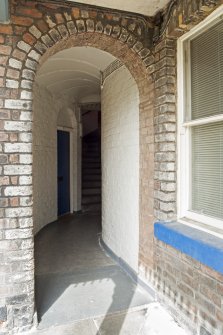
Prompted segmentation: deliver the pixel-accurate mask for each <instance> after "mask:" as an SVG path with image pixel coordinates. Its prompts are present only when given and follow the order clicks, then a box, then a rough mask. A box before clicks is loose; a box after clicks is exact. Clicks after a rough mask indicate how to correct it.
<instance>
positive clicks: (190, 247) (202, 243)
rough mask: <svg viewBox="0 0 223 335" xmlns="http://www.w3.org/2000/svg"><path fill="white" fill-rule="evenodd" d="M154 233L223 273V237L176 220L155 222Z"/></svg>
mask: <svg viewBox="0 0 223 335" xmlns="http://www.w3.org/2000/svg"><path fill="white" fill-rule="evenodd" d="M154 235H155V237H156V238H157V239H158V240H160V241H162V242H164V243H166V244H169V245H170V246H172V247H173V248H175V249H177V250H179V251H181V252H183V253H184V254H186V255H188V256H191V257H192V258H194V259H196V260H197V261H199V262H201V263H203V264H205V265H207V266H208V267H210V268H212V269H214V270H215V271H218V272H220V273H221V274H223V239H221V238H219V237H216V236H213V235H211V234H208V233H206V232H203V231H200V230H198V229H196V228H192V227H189V226H186V225H184V224H180V223H178V222H156V223H155V225H154Z"/></svg>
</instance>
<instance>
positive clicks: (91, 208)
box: [82, 203, 101, 213]
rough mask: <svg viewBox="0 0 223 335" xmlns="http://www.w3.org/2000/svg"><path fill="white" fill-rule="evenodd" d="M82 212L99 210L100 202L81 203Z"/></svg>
mask: <svg viewBox="0 0 223 335" xmlns="http://www.w3.org/2000/svg"><path fill="white" fill-rule="evenodd" d="M82 212H93V213H94V212H99V213H100V212H101V203H99V204H91V205H82Z"/></svg>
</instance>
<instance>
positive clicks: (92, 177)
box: [82, 174, 101, 183]
mask: <svg viewBox="0 0 223 335" xmlns="http://www.w3.org/2000/svg"><path fill="white" fill-rule="evenodd" d="M88 181H101V174H85V175H84V176H82V183H84V182H88Z"/></svg>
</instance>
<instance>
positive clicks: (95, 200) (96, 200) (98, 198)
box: [82, 195, 101, 205]
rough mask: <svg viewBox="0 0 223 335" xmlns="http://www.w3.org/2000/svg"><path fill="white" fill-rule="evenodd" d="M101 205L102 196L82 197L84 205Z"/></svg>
mask: <svg viewBox="0 0 223 335" xmlns="http://www.w3.org/2000/svg"><path fill="white" fill-rule="evenodd" d="M99 203H101V195H84V196H82V205H87V204H99Z"/></svg>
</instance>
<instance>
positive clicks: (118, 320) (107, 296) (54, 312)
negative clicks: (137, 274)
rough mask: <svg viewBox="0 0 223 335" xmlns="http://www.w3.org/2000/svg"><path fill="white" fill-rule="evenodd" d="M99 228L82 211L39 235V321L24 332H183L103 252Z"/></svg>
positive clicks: (180, 334) (115, 334)
mask: <svg viewBox="0 0 223 335" xmlns="http://www.w3.org/2000/svg"><path fill="white" fill-rule="evenodd" d="M100 231H101V228H100V217H98V216H96V215H89V214H83V215H69V216H66V217H63V218H62V219H60V220H58V221H56V222H54V223H51V224H49V225H48V226H46V227H45V228H44V229H42V230H41V231H40V232H39V233H38V234H37V236H36V238H35V260H36V264H35V266H36V306H37V311H38V318H39V320H38V321H39V325H38V328H37V329H33V330H32V331H29V332H28V333H23V334H27V335H28V334H30V335H31V334H32V335H164V334H165V335H166V334H171V335H186V334H185V333H184V332H183V330H182V329H181V328H179V326H178V325H177V324H176V323H175V322H174V321H173V320H172V318H170V316H169V315H168V314H167V313H166V312H165V311H164V310H163V309H162V308H161V306H160V305H159V304H158V303H156V302H153V299H152V297H150V295H149V294H148V293H147V292H146V291H144V290H143V289H142V288H141V287H138V286H137V285H135V283H134V282H133V281H132V280H131V279H130V278H129V277H128V276H127V275H126V274H125V272H123V271H122V269H120V267H119V266H118V265H117V264H116V263H115V262H114V261H113V260H112V259H111V258H110V257H108V256H107V255H106V254H105V253H104V251H103V250H102V249H101V248H100V246H99V236H100ZM161 319H162V322H160V321H161ZM167 328H168V329H169V331H170V333H169V332H168V333H167V332H166V331H167Z"/></svg>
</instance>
